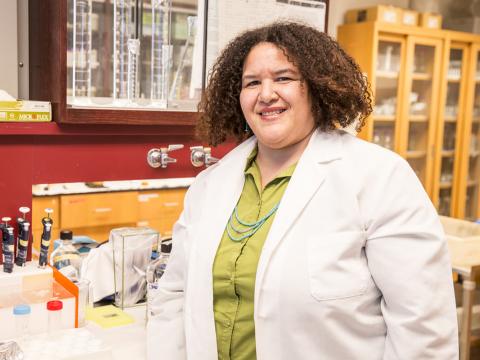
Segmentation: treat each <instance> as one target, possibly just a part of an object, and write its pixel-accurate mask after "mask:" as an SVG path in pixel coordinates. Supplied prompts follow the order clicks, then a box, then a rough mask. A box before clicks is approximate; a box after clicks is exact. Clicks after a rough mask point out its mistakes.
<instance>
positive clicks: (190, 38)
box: [169, 16, 197, 99]
mask: <svg viewBox="0 0 480 360" xmlns="http://www.w3.org/2000/svg"><path fill="white" fill-rule="evenodd" d="M196 33H197V17H196V16H188V17H187V40H185V45H184V46H183V49H182V53H181V55H180V61H179V64H178V68H177V70H176V71H175V75H174V77H173V82H172V87H171V88H170V95H169V98H170V99H175V98H178V97H180V91H181V90H180V87H181V83H182V81H183V77H184V75H185V74H184V68H185V65H186V63H187V61H191V60H189V59H188V58H187V53H188V51H189V50H191V48H193V45H194V44H195V35H196Z"/></svg>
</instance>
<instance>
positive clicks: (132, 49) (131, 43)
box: [127, 39, 140, 102]
mask: <svg viewBox="0 0 480 360" xmlns="http://www.w3.org/2000/svg"><path fill="white" fill-rule="evenodd" d="M127 47H128V80H127V98H128V100H129V101H130V102H133V101H134V100H135V99H137V98H138V61H139V57H140V40H139V39H128V42H127Z"/></svg>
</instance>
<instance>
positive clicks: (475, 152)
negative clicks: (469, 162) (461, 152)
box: [469, 150, 480, 157]
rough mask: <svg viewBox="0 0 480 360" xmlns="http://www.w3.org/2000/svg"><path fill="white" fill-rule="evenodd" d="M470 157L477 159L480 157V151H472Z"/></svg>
mask: <svg viewBox="0 0 480 360" xmlns="http://www.w3.org/2000/svg"><path fill="white" fill-rule="evenodd" d="M469 155H470V157H477V156H478V155H480V151H478V150H477V151H470V154H469Z"/></svg>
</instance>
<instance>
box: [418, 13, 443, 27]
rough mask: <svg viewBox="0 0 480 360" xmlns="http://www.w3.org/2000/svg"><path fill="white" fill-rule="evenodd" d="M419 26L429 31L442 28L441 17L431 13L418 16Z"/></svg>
mask: <svg viewBox="0 0 480 360" xmlns="http://www.w3.org/2000/svg"><path fill="white" fill-rule="evenodd" d="M419 24H420V26H423V27H425V28H429V29H441V28H442V15H438V14H432V13H421V14H420V21H419Z"/></svg>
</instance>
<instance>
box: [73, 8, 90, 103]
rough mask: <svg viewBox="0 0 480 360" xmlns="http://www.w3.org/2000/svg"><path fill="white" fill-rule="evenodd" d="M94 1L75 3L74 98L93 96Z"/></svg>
mask: <svg viewBox="0 0 480 360" xmlns="http://www.w3.org/2000/svg"><path fill="white" fill-rule="evenodd" d="M91 18H92V0H74V2H73V20H74V24H73V52H74V53H73V67H72V79H73V84H72V87H73V89H72V90H73V98H74V99H75V98H77V97H85V98H88V97H90V96H91V79H92V68H91V53H92V23H91Z"/></svg>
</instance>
